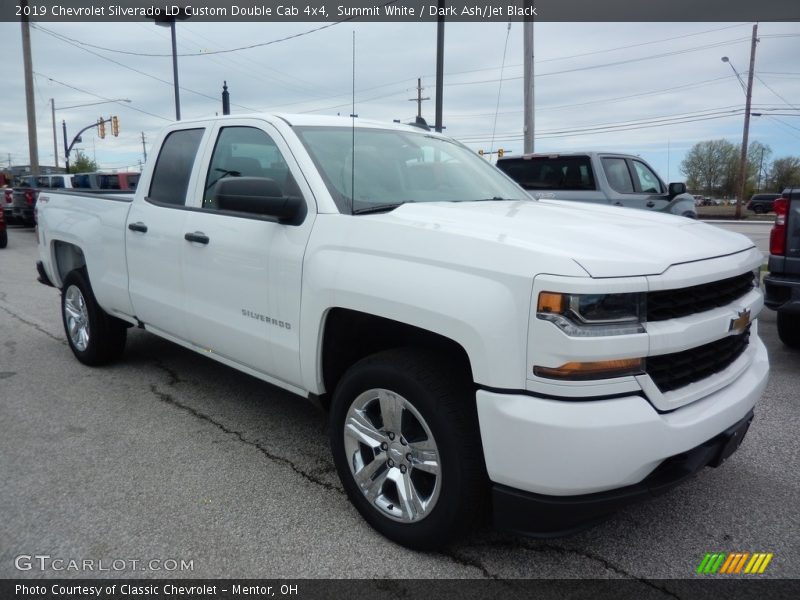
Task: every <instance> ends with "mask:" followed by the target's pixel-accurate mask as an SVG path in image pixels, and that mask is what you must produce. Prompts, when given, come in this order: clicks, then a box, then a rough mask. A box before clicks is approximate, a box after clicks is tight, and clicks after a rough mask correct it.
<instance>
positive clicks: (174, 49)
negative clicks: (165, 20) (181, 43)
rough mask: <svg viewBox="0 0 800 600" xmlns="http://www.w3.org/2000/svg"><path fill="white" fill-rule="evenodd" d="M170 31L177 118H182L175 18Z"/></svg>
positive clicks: (177, 119)
mask: <svg viewBox="0 0 800 600" xmlns="http://www.w3.org/2000/svg"><path fill="white" fill-rule="evenodd" d="M169 29H170V33H171V34H172V79H173V81H174V84H175V120H176V121H180V120H181V92H180V86H179V85H178V44H177V41H176V40H175V19H172V20H171V21H170V22H169Z"/></svg>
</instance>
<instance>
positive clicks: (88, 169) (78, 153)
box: [69, 150, 97, 173]
mask: <svg viewBox="0 0 800 600" xmlns="http://www.w3.org/2000/svg"><path fill="white" fill-rule="evenodd" d="M94 171H97V163H96V162H94V161H93V160H91V159H90V158H89V157H88V156H86V154H85V153H84V152H83V151H82V150H75V160H74V161H72V162H71V163H70V165H69V172H70V173H92V172H94Z"/></svg>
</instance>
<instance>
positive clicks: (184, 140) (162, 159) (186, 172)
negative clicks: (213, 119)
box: [148, 129, 204, 206]
mask: <svg viewBox="0 0 800 600" xmlns="http://www.w3.org/2000/svg"><path fill="white" fill-rule="evenodd" d="M203 132H204V130H203V129H184V130H182V131H173V132H172V133H170V134H169V135H168V136H167V138H166V139H165V140H164V144H163V145H162V146H161V152H159V154H158V161H157V162H156V166H155V169H154V170H153V180H152V181H151V182H150V194H149V196H148V199H149V200H155V201H157V202H165V203H167V204H175V205H178V206H183V205H184V204H185V203H186V192H187V191H188V189H189V176H190V175H191V173H192V165H193V164H194V159H195V156H196V155H197V149H198V147H199V146H200V140H201V139H202V137H203Z"/></svg>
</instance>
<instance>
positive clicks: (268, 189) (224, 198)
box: [214, 177, 306, 225]
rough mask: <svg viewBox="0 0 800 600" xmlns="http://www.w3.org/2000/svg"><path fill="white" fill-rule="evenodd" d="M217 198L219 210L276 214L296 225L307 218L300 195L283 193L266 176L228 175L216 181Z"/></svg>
mask: <svg viewBox="0 0 800 600" xmlns="http://www.w3.org/2000/svg"><path fill="white" fill-rule="evenodd" d="M214 198H215V200H216V202H217V207H218V208H219V210H229V211H232V212H239V213H246V214H251V215H259V216H264V217H273V218H275V219H277V220H278V222H280V223H288V224H291V225H297V224H299V223H300V222H302V220H303V218H304V217H305V206H306V205H305V202H304V201H303V198H301V197H300V196H284V195H283V194H282V192H281V189H280V187H279V186H278V184H277V183H275V180H273V179H269V178H267V177H227V178H225V179H222V180H220V181H218V182H217V184H216V190H215V192H214Z"/></svg>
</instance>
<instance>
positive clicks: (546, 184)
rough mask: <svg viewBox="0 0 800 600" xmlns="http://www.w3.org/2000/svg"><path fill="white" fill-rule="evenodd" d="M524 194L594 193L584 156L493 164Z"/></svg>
mask: <svg viewBox="0 0 800 600" xmlns="http://www.w3.org/2000/svg"><path fill="white" fill-rule="evenodd" d="M497 166H498V168H500V170H501V171H503V172H505V174H506V175H508V176H509V177H511V179H513V180H514V181H516V182H517V183H518V184H519V185H520V186H522V187H523V188H524V189H526V190H596V189H597V186H596V183H595V179H594V174H593V173H592V163H591V159H590V158H589V157H588V156H534V157H532V158H522V157H520V158H510V159H504V160H499V161H497Z"/></svg>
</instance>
